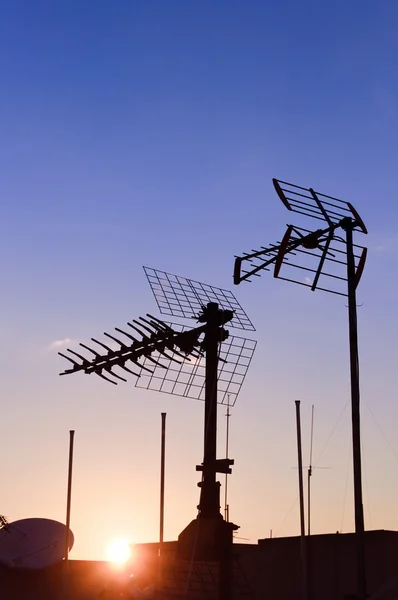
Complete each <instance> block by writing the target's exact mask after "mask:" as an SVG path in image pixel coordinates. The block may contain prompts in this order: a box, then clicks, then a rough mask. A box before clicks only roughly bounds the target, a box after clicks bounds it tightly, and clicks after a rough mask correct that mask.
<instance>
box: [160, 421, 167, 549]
mask: <svg viewBox="0 0 398 600" xmlns="http://www.w3.org/2000/svg"><path fill="white" fill-rule="evenodd" d="M165 449H166V413H162V431H161V450H160V525H159V553H160V556H161V555H162V550H163V532H164V473H165Z"/></svg>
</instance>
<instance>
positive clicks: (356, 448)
mask: <svg viewBox="0 0 398 600" xmlns="http://www.w3.org/2000/svg"><path fill="white" fill-rule="evenodd" d="M353 226H354V222H353V221H352V220H350V223H349V224H347V226H346V227H345V230H346V241H347V281H348V324H349V341H350V375H351V420H352V452H353V469H354V507H355V534H356V545H357V595H358V600H365V598H366V570H365V525H364V516H363V501H362V467H361V427H360V393H359V358H358V328H357V301H356V291H355V288H356V281H355V257H354V247H353V239H352V237H353V236H352V231H353Z"/></svg>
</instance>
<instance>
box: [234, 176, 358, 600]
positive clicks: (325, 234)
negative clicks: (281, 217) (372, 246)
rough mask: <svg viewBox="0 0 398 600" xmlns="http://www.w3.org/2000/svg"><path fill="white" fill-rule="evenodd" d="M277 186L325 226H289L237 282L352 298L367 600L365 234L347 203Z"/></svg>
mask: <svg viewBox="0 0 398 600" xmlns="http://www.w3.org/2000/svg"><path fill="white" fill-rule="evenodd" d="M273 184H274V188H275V190H276V193H277V194H278V196H279V198H280V200H281V201H282V202H283V204H284V206H285V207H286V208H287V209H288V210H289V211H292V212H296V213H299V214H300V215H304V216H306V217H311V218H313V219H316V220H318V221H321V222H322V223H323V225H322V227H321V228H319V229H316V230H312V229H304V228H302V227H296V226H295V225H288V226H287V230H286V233H285V235H284V236H283V238H282V241H281V242H277V243H276V244H270V245H269V246H267V247H264V246H262V247H261V249H260V250H258V251H254V250H253V251H251V252H250V253H245V254H243V255H242V256H239V257H236V260H235V266H234V283H235V284H239V283H241V282H242V281H249V280H250V277H252V276H259V272H260V271H263V270H268V271H269V270H271V267H273V273H274V277H278V278H279V279H285V280H287V281H292V282H294V283H298V284H300V285H304V286H307V287H309V288H310V289H311V290H312V291H315V290H317V289H318V290H323V291H325V292H331V293H333V294H338V295H341V296H346V297H347V298H348V325H349V346H350V375H351V420H352V441H353V466H354V507H355V533H356V540H357V550H356V552H357V595H358V600H365V598H366V576H365V527H364V516H363V502H362V470H361V440H360V393H359V360H358V330H357V309H356V288H357V286H358V284H359V281H360V279H361V276H362V273H363V269H364V266H365V261H366V254H367V249H366V248H365V247H363V246H360V245H357V244H354V241H353V233H354V231H356V232H358V233H367V229H366V227H365V224H364V222H363V221H362V219H361V217H360V216H359V214H358V212H357V211H356V210H355V208H354V207H353V206H352V204H350V203H349V202H345V201H343V200H339V199H338V198H334V197H332V196H327V195H325V194H320V193H319V192H315V190H314V189H312V188H304V187H301V186H298V185H295V184H292V183H287V182H286V181H281V180H278V179H273ZM242 267H245V268H242ZM282 275H283V276H282Z"/></svg>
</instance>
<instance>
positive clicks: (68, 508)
mask: <svg viewBox="0 0 398 600" xmlns="http://www.w3.org/2000/svg"><path fill="white" fill-rule="evenodd" d="M74 438H75V432H74V430H70V431H69V461H68V490H67V498H66V530H65V550H64V555H65V560H64V581H63V584H64V590H63V595H64V598H65V600H67V599H68V598H69V542H70V539H69V532H70V513H71V504H72V471H73V445H74Z"/></svg>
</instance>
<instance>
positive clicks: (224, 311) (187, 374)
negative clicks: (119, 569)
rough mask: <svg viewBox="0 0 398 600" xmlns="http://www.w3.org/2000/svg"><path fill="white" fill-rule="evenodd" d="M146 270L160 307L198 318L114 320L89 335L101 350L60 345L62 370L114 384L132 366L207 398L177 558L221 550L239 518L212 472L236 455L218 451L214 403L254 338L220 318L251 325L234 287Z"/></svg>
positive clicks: (228, 391) (142, 377)
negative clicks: (225, 507)
mask: <svg viewBox="0 0 398 600" xmlns="http://www.w3.org/2000/svg"><path fill="white" fill-rule="evenodd" d="M144 271H145V274H146V276H147V279H148V282H149V284H150V286H151V289H152V291H153V294H154V296H155V299H156V302H157V304H158V307H159V311H160V312H161V313H163V314H167V315H170V316H173V317H183V318H189V319H196V321H197V322H198V323H199V324H198V325H197V326H196V327H194V328H186V327H185V326H183V325H178V324H173V323H168V322H167V323H166V322H164V321H162V320H160V319H158V318H157V317H155V316H152V315H150V314H147V315H146V317H140V318H139V320H134V319H133V320H132V322H129V323H127V326H128V327H129V328H130V329H129V330H125V328H123V329H121V328H118V327H116V328H115V331H116V332H117V334H114V333H112V334H109V333H104V335H105V336H106V337H107V338H108V340H111V344H109V342H107V344H104V343H103V342H101V341H99V340H97V339H96V338H91V342H94V344H97V346H100V349H101V351H100V350H98V349H97V348H96V347H94V348H93V347H92V345H93V344H92V343H91V344H90V345H87V344H85V343H80V346H81V347H82V348H84V349H85V350H86V351H87V352H90V353H91V355H92V356H89V357H86V356H85V355H83V354H81V353H80V351H79V352H76V351H75V350H72V349H68V350H67V352H69V355H67V354H64V353H62V352H59V354H60V355H61V356H63V357H64V358H66V359H67V360H68V361H70V362H71V363H72V367H71V368H68V369H66V370H65V371H64V372H63V373H61V375H67V374H71V373H76V372H79V371H82V372H84V373H86V374H96V375H98V376H99V377H102V378H103V379H105V380H106V381H108V382H111V383H113V384H117V383H118V382H119V381H126V379H125V377H124V374H125V373H129V374H132V375H134V376H135V377H136V378H137V381H136V385H137V387H143V388H146V389H151V390H157V391H161V392H167V393H170V394H177V395H180V396H185V397H190V398H195V399H199V400H204V403H205V423H204V457H203V463H202V464H201V465H198V466H197V467H196V470H197V471H201V472H202V481H201V482H200V483H199V484H198V485H199V487H200V490H201V491H200V501H199V506H198V509H199V513H198V517H197V519H196V520H194V521H192V522H191V523H190V525H188V527H187V528H186V529H185V530H184V531H183V532H182V533H181V534H180V536H179V544H178V549H179V556H180V557H182V558H184V557H185V558H189V559H192V557H193V556H194V558H195V559H197V560H210V559H216V558H220V556H221V554H220V553H222V552H223V551H224V549H225V542H227V545H228V543H229V541H230V542H231V544H232V532H233V531H234V530H236V529H237V526H236V525H234V524H233V523H228V522H226V521H225V520H224V519H223V517H222V515H221V512H220V483H219V482H218V481H217V480H216V476H217V473H224V474H227V473H231V466H232V465H233V464H234V461H233V460H231V459H229V458H228V457H227V458H225V459H217V456H216V450H217V403H218V402H219V403H221V404H223V403H227V401H228V404H229V405H233V404H234V403H235V402H236V398H237V396H238V394H239V392H240V389H241V386H242V383H243V380H244V378H245V376H246V373H247V370H248V368H249V365H250V362H251V359H252V356H253V353H254V350H255V347H256V342H255V341H253V340H249V339H246V338H241V337H237V336H235V335H233V336H230V335H229V332H228V331H227V330H226V329H225V327H224V326H225V325H226V324H227V323H228V324H229V326H230V327H234V328H236V329H243V330H250V331H254V327H253V324H252V323H251V321H250V319H249V317H248V316H247V315H246V313H245V312H244V310H243V308H242V307H241V305H240V304H239V302H238V301H237V299H236V298H235V296H234V295H233V294H232V292H230V291H227V290H222V289H220V288H216V287H213V286H210V285H206V284H203V283H199V282H197V281H194V280H191V279H186V278H185V277H180V276H177V275H172V274H170V273H166V272H165V271H159V270H156V269H152V268H149V267H144ZM131 329H133V330H134V335H132V333H130V330H131ZM137 334H138V335H139V337H136V336H137ZM131 363H133V366H131ZM127 365H128V366H127ZM130 367H131V368H130ZM218 392H219V394H218ZM204 522H206V524H205V526H203V523H204ZM222 579H223V578H222V577H221V580H222ZM226 579H227V578H225V581H224V585H228V582H227V581H226Z"/></svg>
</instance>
